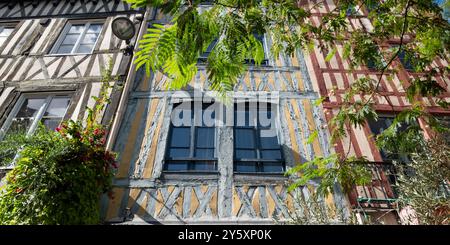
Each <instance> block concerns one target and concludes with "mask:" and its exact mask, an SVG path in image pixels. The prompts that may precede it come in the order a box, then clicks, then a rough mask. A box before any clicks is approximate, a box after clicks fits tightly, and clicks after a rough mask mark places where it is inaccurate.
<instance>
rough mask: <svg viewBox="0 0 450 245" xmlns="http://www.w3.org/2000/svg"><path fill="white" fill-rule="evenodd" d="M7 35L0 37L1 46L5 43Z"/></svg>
mask: <svg viewBox="0 0 450 245" xmlns="http://www.w3.org/2000/svg"><path fill="white" fill-rule="evenodd" d="M5 40H6V37H0V46H2V45H3V43H4V42H5Z"/></svg>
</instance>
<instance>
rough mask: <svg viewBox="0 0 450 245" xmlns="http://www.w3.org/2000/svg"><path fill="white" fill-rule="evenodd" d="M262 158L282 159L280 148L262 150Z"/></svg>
mask: <svg viewBox="0 0 450 245" xmlns="http://www.w3.org/2000/svg"><path fill="white" fill-rule="evenodd" d="M261 158H262V159H270V160H280V159H281V152H280V150H262V151H261Z"/></svg>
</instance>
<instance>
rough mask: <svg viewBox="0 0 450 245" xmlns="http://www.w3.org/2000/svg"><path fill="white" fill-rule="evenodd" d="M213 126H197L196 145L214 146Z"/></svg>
mask: <svg viewBox="0 0 450 245" xmlns="http://www.w3.org/2000/svg"><path fill="white" fill-rule="evenodd" d="M214 134H215V128H197V135H196V141H197V144H196V146H197V147H208V148H213V147H214Z"/></svg>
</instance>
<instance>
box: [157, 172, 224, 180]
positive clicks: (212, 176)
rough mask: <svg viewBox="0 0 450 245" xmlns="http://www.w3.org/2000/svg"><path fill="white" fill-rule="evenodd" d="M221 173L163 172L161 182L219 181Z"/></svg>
mask: <svg viewBox="0 0 450 245" xmlns="http://www.w3.org/2000/svg"><path fill="white" fill-rule="evenodd" d="M217 179H219V171H167V170H165V171H163V172H162V175H161V180H217Z"/></svg>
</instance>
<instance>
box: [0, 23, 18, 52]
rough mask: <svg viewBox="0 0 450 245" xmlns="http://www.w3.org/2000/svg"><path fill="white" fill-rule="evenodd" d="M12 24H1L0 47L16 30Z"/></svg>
mask: <svg viewBox="0 0 450 245" xmlns="http://www.w3.org/2000/svg"><path fill="white" fill-rule="evenodd" d="M14 28H15V27H14V26H12V25H0V47H1V46H2V45H3V44H4V43H5V41H6V40H7V39H8V37H9V36H10V35H11V33H12V32H13V31H14Z"/></svg>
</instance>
